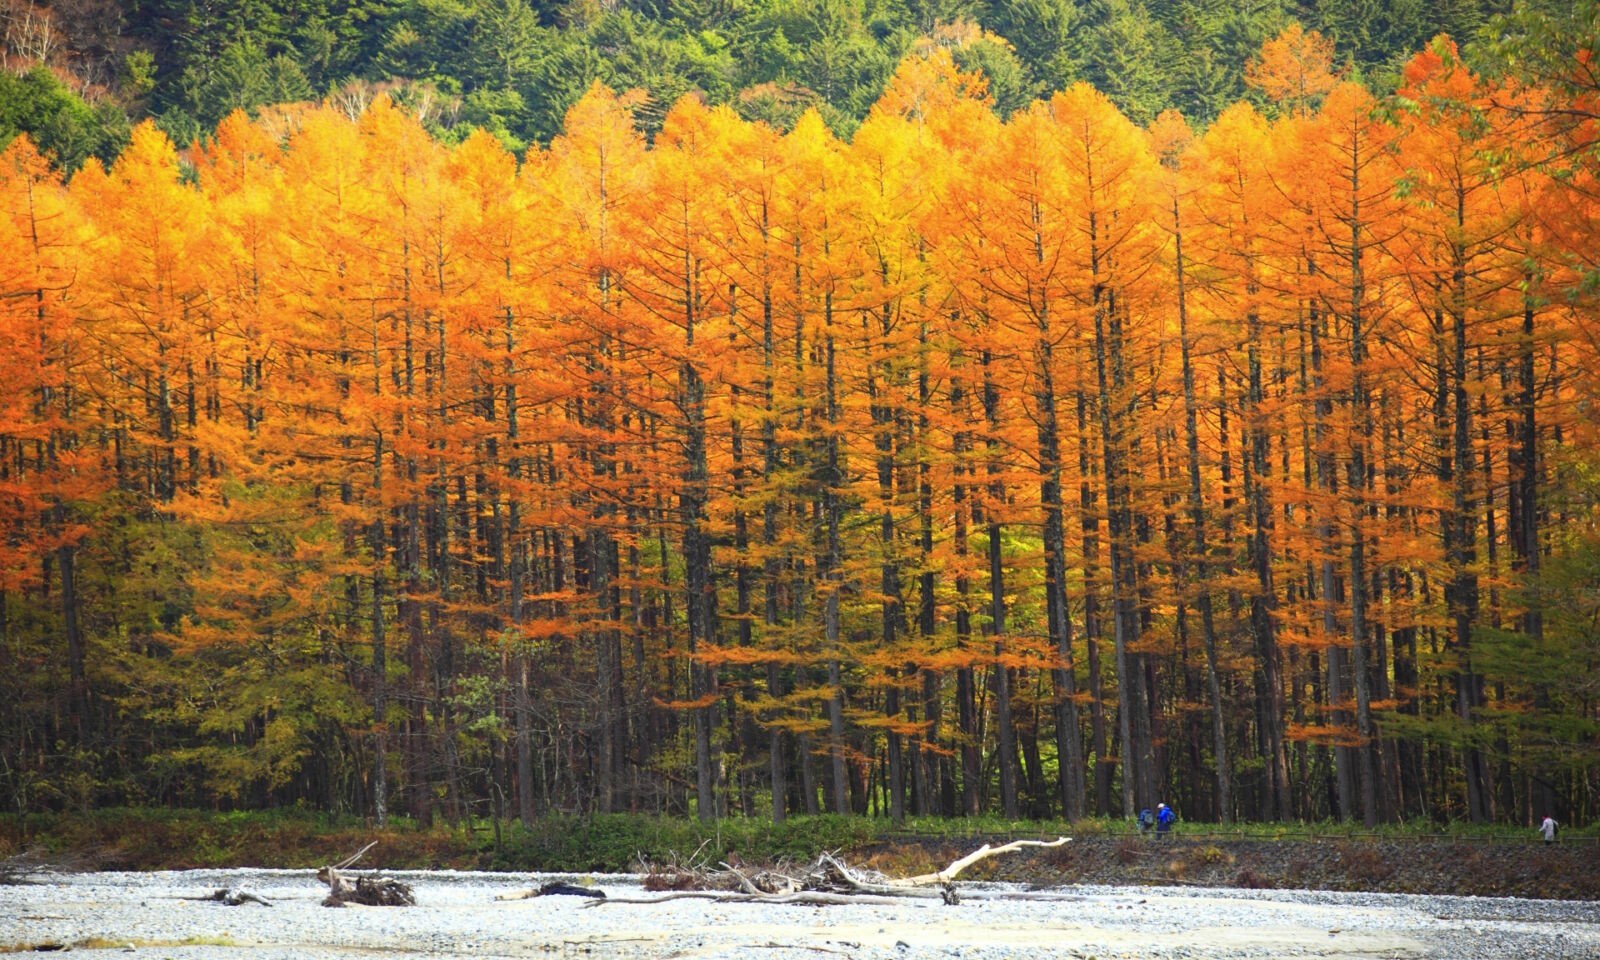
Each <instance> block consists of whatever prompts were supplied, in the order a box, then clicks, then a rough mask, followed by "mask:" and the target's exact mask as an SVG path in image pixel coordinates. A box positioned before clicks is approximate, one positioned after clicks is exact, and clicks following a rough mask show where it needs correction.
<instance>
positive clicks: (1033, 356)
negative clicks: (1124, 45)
mask: <svg viewBox="0 0 1600 960" xmlns="http://www.w3.org/2000/svg"><path fill="white" fill-rule="evenodd" d="M1595 10H1596V8H1595V5H1594V4H1593V3H1588V4H1582V5H1578V6H1576V7H1574V8H1572V9H1571V10H1570V11H1569V12H1568V13H1566V14H1561V15H1551V14H1545V13H1541V12H1539V11H1537V10H1520V11H1516V12H1513V13H1512V14H1511V15H1509V16H1507V17H1502V18H1500V19H1498V20H1495V21H1492V26H1493V29H1494V30H1495V36H1496V37H1497V38H1498V39H1495V40H1493V42H1490V41H1489V40H1484V41H1482V43H1481V46H1480V47H1479V50H1478V53H1476V54H1475V55H1474V56H1475V58H1476V61H1477V63H1478V64H1479V66H1476V67H1475V66H1472V65H1469V63H1468V61H1467V60H1466V59H1464V57H1463V54H1462V53H1461V52H1460V49H1459V48H1458V46H1457V44H1456V43H1455V42H1453V41H1452V40H1451V39H1450V38H1448V37H1446V36H1442V35H1441V36H1439V37H1435V38H1433V39H1430V40H1428V41H1426V42H1425V43H1424V44H1423V45H1422V46H1421V47H1420V49H1419V50H1417V51H1416V52H1414V53H1413V54H1411V55H1410V56H1409V58H1407V59H1406V60H1405V61H1404V62H1403V64H1402V65H1401V66H1400V68H1399V71H1398V73H1397V74H1396V77H1395V80H1394V83H1393V88H1392V91H1390V92H1382V91H1375V90H1374V89H1373V88H1371V87H1369V86H1366V85H1363V84H1361V83H1358V82H1355V79H1354V73H1355V71H1354V68H1353V67H1352V66H1351V65H1349V64H1346V65H1345V66H1343V67H1341V66H1339V60H1338V56H1339V48H1338V47H1337V45H1336V44H1335V43H1334V42H1333V41H1332V40H1330V39H1329V38H1327V37H1325V36H1324V35H1322V34H1320V33H1319V32H1317V31H1314V30H1308V29H1303V28H1302V27H1300V26H1299V25H1298V24H1290V25H1288V26H1286V27H1285V28H1283V30H1282V31H1281V32H1279V33H1277V34H1275V35H1273V36H1272V37H1270V38H1268V39H1267V40H1266V41H1265V42H1264V43H1263V44H1261V45H1260V47H1259V48H1258V49H1257V51H1256V52H1255V53H1254V55H1252V56H1251V57H1250V58H1249V59H1248V60H1247V62H1246V65H1245V67H1244V71H1243V78H1244V82H1245V83H1246V84H1247V85H1248V88H1249V90H1250V91H1251V93H1250V98H1249V99H1248V100H1241V101H1239V102H1235V103H1232V104H1231V105H1229V106H1226V107H1224V108H1222V109H1220V110H1219V111H1218V112H1217V113H1216V115H1215V117H1214V118H1213V119H1210V120H1209V122H1206V123H1203V124H1202V123H1195V124H1190V123H1189V122H1186V121H1185V120H1184V118H1183V116H1182V114H1181V113H1180V112H1178V111H1176V110H1171V109H1163V110H1161V111H1159V112H1156V113H1154V114H1153V115H1146V114H1143V113H1141V112H1140V111H1139V110H1137V109H1133V108H1128V109H1124V108H1120V107H1119V106H1118V104H1117V103H1116V102H1114V101H1113V99H1111V98H1110V97H1108V95H1107V93H1106V92H1104V91H1101V90H1097V89H1095V88H1094V87H1093V86H1091V85H1089V84H1087V83H1082V82H1077V83H1071V84H1069V85H1066V86H1064V87H1062V88H1060V89H1052V90H1049V91H1041V92H1040V95H1039V96H1038V97H1037V98H1036V99H1030V100H1029V101H1028V102H1026V104H1025V105H1022V106H1020V107H1019V108H1018V109H1016V110H1014V111H1009V112H1008V111H1006V110H1004V109H1001V108H1000V106H999V104H998V102H997V100H996V93H995V85H994V84H993V82H992V80H991V78H990V77H989V76H987V75H986V74H984V73H982V72H980V71H978V70H976V69H974V68H971V67H968V66H964V65H963V56H964V55H965V54H966V53H967V52H968V51H970V50H971V49H972V48H973V46H974V45H979V44H989V45H991V46H995V47H999V48H1005V47H1007V46H1008V45H1007V44H1006V43H1005V41H1004V40H1003V38H1000V37H999V36H998V35H996V34H992V33H988V32H986V31H984V30H982V29H981V28H979V27H977V26H975V25H973V24H971V23H970V22H962V23H957V24H953V25H947V26H945V27H942V28H940V29H938V30H934V31H932V32H930V33H929V35H928V36H927V37H926V38H924V40H922V41H921V42H919V43H916V44H914V45H913V46H912V47H911V49H910V52H909V53H908V55H907V56H906V57H905V58H904V59H902V60H901V61H900V62H899V64H898V66H897V67H895V68H894V69H893V71H892V74H891V75H890V76H889V77H888V79H887V82H886V84H885V85H884V87H883V89H882V92H881V95H879V96H878V97H877V98H876V100H875V101H874V102H873V103H872V105H871V106H870V108H869V109H867V110H866V111H865V113H864V117H863V118H862V119H861V120H860V122H859V124H855V125H853V128H852V129H851V130H850V132H849V134H848V136H845V135H842V134H841V133H840V132H838V131H837V130H836V129H834V127H833V126H831V125H830V121H829V117H828V115H827V114H828V111H827V110H823V109H820V108H815V109H806V110H804V111H803V112H801V113H799V114H798V116H797V117H796V118H794V119H793V122H792V123H784V124H774V123H768V122H766V121H765V120H764V119H761V118H755V119H751V118H748V117H746V116H743V115H742V114H741V113H740V112H739V111H738V110H737V109H735V108H734V107H732V106H729V105H727V104H723V105H718V104H716V103H714V102H708V101H710V100H714V98H701V97H698V96H683V97H681V98H678V99H676V100H675V102H673V103H672V104H671V105H670V106H668V107H665V108H663V107H662V103H661V101H660V100H659V98H658V97H656V96H654V95H652V94H649V93H646V92H642V91H639V90H627V91H621V92H618V91H615V90H614V89H613V88H610V87H607V86H606V85H604V84H602V83H598V82H597V83H594V84H593V85H591V86H589V87H588V88H587V90H586V92H584V93H583V94H582V96H580V97H579V98H578V99H577V100H576V101H575V102H574V103H573V104H572V106H571V107H570V108H569V109H567V110H566V113H565V119H564V121H563V123H562V126H561V128H560V131H559V133H558V134H557V135H555V136H554V137H553V139H551V140H550V141H549V143H548V145H547V146H541V145H534V146H530V147H528V148H527V149H526V150H524V151H521V152H513V151H512V150H511V149H509V148H508V146H507V142H506V138H505V136H504V135H503V134H501V133H499V132H496V131H494V130H490V129H482V128H476V129H473V130H471V132H467V133H465V134H464V135H461V136H456V135H454V134H452V135H449V136H441V135H440V133H439V131H437V130H434V129H432V128H431V127H430V126H429V125H428V118H429V114H428V111H427V110H425V109H423V108H422V107H421V106H419V105H417V104H416V103H414V102H410V101H407V100H406V99H405V98H403V97H398V96H390V95H388V94H386V93H383V92H381V91H380V92H378V93H376V94H374V95H373V96H372V97H371V98H370V99H363V100H361V101H360V102H356V101H353V100H350V99H345V98H339V97H327V98H323V99H320V100H317V101H305V100H302V101H297V102H291V103H284V104H278V105H271V106H261V107H259V108H258V109H256V110H255V111H254V112H253V113H250V112H246V111H244V110H236V111H234V112H231V113H228V114H227V115H226V116H224V117H222V119H221V120H220V122H219V123H218V124H217V125H216V126H215V127H214V128H211V129H207V130H206V132H205V134H204V136H203V137H199V138H197V139H196V140H195V141H194V142H193V143H186V144H182V145H175V143H174V141H173V140H172V138H171V137H170V136H169V134H168V133H167V132H165V130H164V129H163V127H162V126H161V124H160V123H158V122H157V121H153V120H146V121H143V122H141V123H139V124H138V125H137V126H135V127H133V128H132V129H131V131H130V133H129V137H128V141H127V144H126V146H125V147H122V148H120V149H119V150H118V151H117V153H116V155H115V158H114V159H113V160H112V161H111V162H110V163H102V162H101V160H100V159H99V158H98V157H96V156H94V155H87V156H85V157H83V158H82V159H81V163H80V164H79V165H78V166H77V167H76V169H66V168H65V167H66V165H65V164H64V163H63V162H61V160H62V158H61V157H60V156H59V155H57V156H55V157H54V158H52V156H51V155H49V154H47V153H43V152H41V151H40V150H39V149H38V148H37V147H36V146H35V144H34V142H33V138H32V137H31V136H29V135H27V134H22V135H19V136H16V137H15V138H14V139H13V140H12V141H11V142H10V144H9V145H8V146H7V147H6V148H5V149H4V152H3V154H0V216H3V217H4V224H3V226H0V789H3V792H4V794H5V801H6V803H7V806H8V808H9V809H11V810H13V811H16V812H29V811H41V810H60V809H87V808H93V807H95V806H98V805H105V804H118V803H120V804H150V805H174V806H196V807H210V808H216V809H238V808H264V807H280V806H291V805H300V806H305V807H310V808H315V809H325V810H331V811H342V812H355V813H359V814H364V815H370V816H372V817H374V818H375V819H377V820H378V821H380V822H382V821H383V820H385V818H387V817H388V816H390V815H405V816H408V817H412V818H415V819H416V820H418V821H420V822H427V821H430V820H431V819H432V818H434V817H443V818H448V819H451V820H455V819H457V818H461V817H465V816H468V815H478V816H481V815H485V814H487V813H489V812H492V811H503V812H505V813H506V814H507V815H515V816H519V817H520V818H522V819H523V820H524V821H532V820H533V819H534V818H537V817H539V816H541V815H542V814H544V813H547V812H552V811H565V812H610V811H640V812H652V813H668V814H675V815H689V816H698V817H701V818H705V819H711V818H715V817H719V816H728V815H748V816H761V817H770V818H772V819H773V820H781V819H783V818H784V817H785V816H788V815H790V814H804V813H816V812H825V811H826V812H838V813H854V814H861V815H874V816H882V817H886V818H892V819H894V820H895V821H899V820H900V819H902V818H903V817H906V816H909V815H946V816H965V815H975V814H979V813H985V812H994V813H999V814H1002V815H1004V816H1006V817H1010V818H1018V817H1024V816H1031V817H1047V816H1050V817H1066V818H1071V819H1076V818H1079V817H1085V816H1092V815H1101V816H1114V817H1124V816H1131V815H1132V814H1133V813H1134V811H1136V810H1139V809H1141V808H1144V807H1153V806H1154V805H1155V803H1156V802H1157V801H1158V800H1165V801H1166V802H1168V803H1171V804H1173V805H1174V806H1176V807H1177V808H1178V810H1179V812H1180V815H1182V816H1183V817H1185V818H1189V819H1194V820H1217V821H1223V822H1227V821H1231V820H1236V819H1254V820H1296V819H1299V820H1311V819H1324V818H1342V819H1357V818H1359V819H1360V820H1361V821H1363V822H1365V823H1367V824H1376V823H1379V822H1384V821H1395V820H1400V819H1410V818H1430V819H1434V820H1453V819H1459V820H1470V821H1473V822H1502V823H1517V824H1526V823H1531V822H1536V820H1537V819H1538V818H1539V817H1541V816H1543V815H1544V814H1545V813H1553V814H1555V816H1556V817H1557V818H1558V819H1561V820H1562V821H1563V822H1566V823H1581V822H1585V821H1588V820H1592V819H1593V818H1594V816H1595V814H1596V813H1597V812H1600V810H1597V808H1600V762H1597V760H1600V664H1597V662H1596V661H1597V656H1600V436H1597V429H1600V416H1597V415H1596V400H1597V398H1600V321H1597V318H1596V295H1597V293H1596V291H1597V289H1600V263H1597V260H1596V257H1597V251H1600V163H1597V160H1596V149H1597V144H1600V82H1597V81H1596V78H1595V74H1594V72H1593V63H1594V62H1595V61H1594V59H1593V54H1594V53H1595V50H1596V46H1597V45H1600V31H1597V30H1596V19H1595V18H1596V13H1595ZM1563 18H1565V19H1563ZM512 73H513V75H519V74H517V73H516V71H514V70H513V71H512ZM1030 96H1031V94H1030Z"/></svg>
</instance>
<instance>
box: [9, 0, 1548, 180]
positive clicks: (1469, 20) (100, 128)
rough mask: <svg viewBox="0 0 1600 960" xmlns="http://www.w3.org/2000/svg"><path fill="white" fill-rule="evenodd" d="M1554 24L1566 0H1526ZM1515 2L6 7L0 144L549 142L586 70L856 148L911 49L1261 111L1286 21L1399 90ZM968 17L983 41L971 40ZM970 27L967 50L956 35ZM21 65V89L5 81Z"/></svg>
mask: <svg viewBox="0 0 1600 960" xmlns="http://www.w3.org/2000/svg"><path fill="white" fill-rule="evenodd" d="M1536 3H1538V4H1539V5H1542V6H1546V7H1549V8H1551V9H1555V10H1561V9H1565V8H1566V7H1567V4H1566V3H1564V2H1560V0H1555V2H1551V0H1536ZM1510 7H1511V3H1510V0H1437V2H1436V0H1426V2H1425V0H1246V2H1237V0H1149V2H1144V3H1140V2H1137V0H639V2H616V0H606V2H601V0H566V2H560V3H558V2H553V0H292V2H290V0H0V17H3V19H4V30H5V38H4V40H5V42H4V48H3V49H0V55H3V56H4V57H5V63H6V66H7V68H8V71H0V140H5V139H9V137H10V135H11V134H13V133H15V132H17V131H19V130H21V131H27V132H28V133H29V134H30V135H31V136H32V138H33V139H34V141H35V142H36V143H37V144H38V145H39V146H40V147H41V148H42V149H44V150H45V151H46V152H47V153H50V154H52V155H53V156H56V157H58V158H60V159H61V160H62V161H63V162H64V163H65V164H66V165H67V166H68V167H69V168H75V167H76V166H77V164H79V163H81V162H82V160H83V159H84V158H85V157H87V156H97V157H99V158H100V159H101V160H102V161H103V162H107V163H109V162H110V161H111V160H112V159H113V158H114V157H115V155H116V153H117V151H119V150H120V149H121V148H122V146H123V145H124V144H126V142H127V139H128V130H129V121H130V120H132V121H133V122H137V121H139V120H141V119H143V118H145V117H153V118H155V120H156V122H157V124H158V125H159V126H160V127H161V129H162V130H164V131H165V132H166V133H167V134H168V136H170V137H171V138H172V139H173V141H174V142H176V143H177V144H179V145H180V146H187V145H188V144H189V143H191V142H192V141H193V140H195V139H196V138H197V137H199V136H200V135H201V134H202V133H204V132H206V131H209V130H211V129H212V127H214V126H215V125H216V124H217V122H219V121H220V120H221V119H222V118H223V117H225V116H227V115H228V114H229V113H230V112H232V111H233V110H235V109H245V110H250V109H254V108H256V107H259V106H262V105H266V104H272V103H280V102H285V101H296V100H304V99H308V98H313V97H315V98H317V99H324V98H326V99H330V100H333V101H337V102H342V103H345V104H348V105H351V106H352V107H354V108H359V106H360V105H362V104H365V103H368V102H370V101H371V100H372V99H373V97H375V96H376V95H378V94H379V93H380V92H381V93H386V94H387V95H388V96H389V97H390V98H391V99H392V100H394V101H395V102H396V103H398V104H400V105H402V106H404V107H405V108H406V109H408V110H410V111H412V112H414V113H416V114H417V115H418V117H419V119H420V120H421V121H422V123H423V125H424V127H426V128H427V129H428V131H429V132H430V133H431V134H433V135H434V137H435V138H436V139H439V140H441V141H443V142H447V143H454V142H459V141H460V140H462V139H464V138H465V137H466V136H467V135H468V134H469V133H470V132H471V131H472V130H474V129H478V128H482V129H485V130H488V131H489V132H491V133H493V134H495V135H496V136H497V137H498V138H499V139H500V140H501V142H502V143H504V144H505V145H506V147H507V148H508V149H510V150H512V151H513V152H518V153H520V152H521V151H522V150H524V149H526V148H527V147H528V146H531V145H533V144H535V143H539V144H547V143H549V141H550V138H551V137H553V136H554V135H555V134H556V133H557V132H559V130H560V129H561V124H562V120H563V118H564V116H565V115H566V111H567V109H568V108H569V107H571V106H572V105H573V104H574V103H576V102H577V100H578V97H579V96H581V95H582V94H583V92H584V91H585V90H587V89H588V88H589V87H590V85H591V84H593V83H594V82H595V81H596V80H598V81H600V82H602V83H604V84H606V85H608V86H610V87H611V88H612V89H614V90H630V89H635V88H637V89H640V90H643V91H645V92H646V100H645V102H643V103H640V104H638V105H636V106H635V109H634V117H635V122H636V123H637V124H638V125H639V127H640V128H641V129H642V130H644V131H645V132H646V134H647V135H649V134H654V132H655V131H656V130H657V129H658V128H659V127H660V125H661V122H662V118H663V116H664V115H665V113H666V111H667V109H668V108H669V107H671V106H672V104H673V103H675V102H676V101H677V100H678V99H679V97H681V96H682V95H684V94H686V93H693V94H695V95H697V96H699V97H700V98H701V99H703V100H704V101H705V102H707V103H710V104H713V105H723V104H726V105H729V106H731V107H733V108H734V109H735V110H736V111H737V112H738V113H739V115H740V116H742V117H744V118H745V119H747V120H764V121H766V122H768V123H769V124H771V125H773V126H776V127H778V128H780V129H783V130H787V129H788V128H789V127H791V126H792V125H793V123H794V122H795V120H797V119H798V118H799V117H800V116H801V114H803V113H804V112H805V111H806V110H807V109H811V108H815V109H817V110H818V111H820V112H821V114H822V116H823V119H824V120H825V121H826V122H827V124H828V126H829V127H830V129H832V130H833V132H834V133H835V134H836V135H839V136H844V137H847V136H849V135H850V134H851V133H852V132H853V131H854V130H855V128H856V126H857V124H859V123H860V122H861V120H862V119H863V118H864V117H865V116H866V115H867V112H868V109H869V108H870V107H871V106H872V104H873V103H874V102H875V101H876V100H877V99H878V97H879V95H880V94H881V93H882V92H883V89H884V85H885V84H886V83H887V82H888V79H889V77H890V75H891V74H892V73H893V72H894V69H895V66H896V64H898V63H899V62H900V60H901V58H902V57H904V56H905V55H906V54H908V53H910V52H912V50H913V48H914V46H915V44H916V43H917V42H918V40H919V38H922V37H926V36H930V35H932V36H945V37H946V39H952V38H953V37H952V35H954V36H960V37H961V42H959V43H952V44H951V46H952V49H953V52H954V55H955V58H956V61H957V64H958V65H959V66H961V67H962V68H963V69H966V70H982V72H983V73H984V75H985V76H986V77H988V79H989V94H990V97H991V99H992V101H993V103H994V106H995V108H996V109H997V110H998V111H999V112H1000V113H1001V115H1002V116H1009V115H1010V114H1011V113H1012V111H1014V110H1016V109H1017V108H1019V107H1022V106H1024V105H1026V104H1027V103H1028V102H1030V101H1031V100H1032V99H1034V98H1035V97H1037V96H1041V95H1043V96H1048V95H1049V94H1051V93H1053V92H1055V91H1057V90H1064V89H1066V88H1067V87H1068V86H1071V85H1072V84H1073V83H1075V82H1079V81H1083V82H1087V83H1090V84H1092V85H1093V86H1094V87H1096V88H1097V89H1099V90H1100V91H1101V92H1103V93H1105V94H1106V95H1107V96H1109V97H1110V98H1111V100H1112V102H1113V103H1114V104H1116V105H1117V107H1118V108H1119V109H1121V110H1122V112H1123V113H1124V114H1126V115H1127V116H1128V117H1129V119H1131V120H1133V121H1134V122H1135V123H1140V124H1144V123H1147V122H1149V121H1150V120H1152V119H1154V118H1155V116H1156V114H1158V113H1160V112H1161V111H1162V110H1164V109H1168V108H1175V109H1178V110H1180V111H1182V112H1183V114H1184V116H1185V117H1186V118H1188V120H1189V121H1190V122H1191V123H1208V122H1210V121H1211V120H1212V119H1213V118H1215V117H1216V116H1217V115H1218V114H1219V113H1221V112H1222V110H1223V109H1225V108H1226V107H1227V106H1228V105H1230V104H1232V103H1234V102H1235V101H1238V100H1240V99H1243V98H1247V97H1249V98H1253V99H1254V101H1255V102H1256V104H1257V106H1267V105H1268V104H1267V101H1266V100H1265V99H1264V98H1262V97H1260V96H1259V95H1257V93H1256V91H1254V90H1253V89H1252V88H1251V87H1250V86H1249V85H1248V84H1247V83H1246V82H1245V69H1246V66H1247V64H1248V61H1249V59H1250V58H1251V57H1252V56H1253V55H1254V54H1255V52H1256V51H1257V50H1258V49H1259V48H1260V46H1261V44H1262V43H1263V42H1264V41H1266V40H1267V39H1268V38H1270V37H1272V36H1275V35H1276V34H1277V33H1278V32H1279V31H1280V30H1282V29H1283V28H1284V27H1285V26H1287V25H1288V23H1289V22H1291V21H1293V22H1298V23H1300V24H1302V25H1304V26H1305V28H1306V29H1315V30H1318V31H1320V32H1321V34H1322V35H1323V36H1325V37H1327V38H1329V39H1330V40H1332V41H1333V44H1334V57H1335V62H1336V64H1338V65H1339V66H1340V67H1341V68H1342V69H1343V70H1345V71H1346V72H1347V75H1348V76H1349V77H1350V78H1351V79H1358V80H1360V81H1362V82H1364V83H1366V84H1368V85H1369V86H1371V87H1372V88H1373V89H1374V90H1377V91H1380V92H1389V91H1390V90H1392V89H1393V88H1394V87H1395V86H1396V85H1397V84H1398V83H1399V71H1400V66H1401V65H1402V64H1403V63H1404V62H1405V61H1406V60H1407V59H1408V58H1409V57H1410V56H1411V54H1412V53H1413V52H1415V51H1416V50H1418V49H1420V48H1421V47H1422V46H1423V44H1425V43H1427V42H1428V40H1430V39H1431V38H1432V37H1434V36H1436V35H1438V34H1440V33H1445V34H1448V35H1450V36H1452V37H1456V38H1458V39H1459V40H1461V41H1462V42H1463V43H1465V41H1467V40H1469V39H1472V38H1474V37H1476V36H1477V34H1478V32H1479V31H1480V29H1482V28H1483V27H1484V26H1485V25H1486V23H1487V21H1488V20H1489V19H1490V18H1491V17H1492V16H1494V15H1496V14H1503V13H1507V12H1509V10H1510ZM974 27H977V28H978V30H977V31H974V29H973V28H974ZM963 35H964V36H963ZM8 74H9V75H8Z"/></svg>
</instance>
